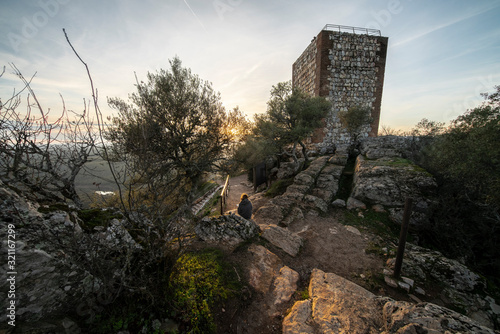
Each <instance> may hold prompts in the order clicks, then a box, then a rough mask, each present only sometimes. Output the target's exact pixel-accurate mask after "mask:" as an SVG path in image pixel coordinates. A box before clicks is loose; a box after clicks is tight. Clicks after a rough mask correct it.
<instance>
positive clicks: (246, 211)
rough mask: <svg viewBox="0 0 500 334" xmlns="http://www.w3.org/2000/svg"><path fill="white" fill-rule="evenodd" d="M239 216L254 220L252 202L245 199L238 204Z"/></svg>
mask: <svg viewBox="0 0 500 334" xmlns="http://www.w3.org/2000/svg"><path fill="white" fill-rule="evenodd" d="M238 214H239V215H240V216H242V217H243V218H245V219H250V218H252V202H250V201H249V200H248V198H245V199H243V200H241V202H240V204H238Z"/></svg>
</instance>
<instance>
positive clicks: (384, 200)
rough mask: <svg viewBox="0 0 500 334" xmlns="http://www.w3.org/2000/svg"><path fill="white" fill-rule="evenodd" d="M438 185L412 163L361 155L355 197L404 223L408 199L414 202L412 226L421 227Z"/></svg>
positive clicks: (355, 179) (356, 173)
mask: <svg viewBox="0 0 500 334" xmlns="http://www.w3.org/2000/svg"><path fill="white" fill-rule="evenodd" d="M436 190H437V183H436V181H435V180H434V178H433V176H432V175H431V174H429V173H428V172H427V171H425V170H424V169H422V168H420V167H418V166H416V165H415V164H413V163H411V162H410V161H409V160H406V159H403V158H398V157H383V158H379V159H375V160H370V159H367V158H366V157H364V156H362V155H359V156H358V157H357V159H356V169H355V174H354V181H353V190H352V193H351V197H352V198H354V199H356V200H358V201H361V202H363V203H365V204H370V205H382V206H384V207H386V208H388V209H389V211H390V213H391V218H392V219H393V220H394V221H397V222H399V223H400V222H401V221H402V215H403V210H404V203H405V200H406V198H408V197H411V198H412V199H413V215H412V218H411V221H410V223H411V224H412V225H413V226H414V227H419V226H421V225H422V224H425V223H426V222H427V221H428V218H429V216H430V215H431V213H432V211H431V208H432V203H433V197H434V196H435V193H436Z"/></svg>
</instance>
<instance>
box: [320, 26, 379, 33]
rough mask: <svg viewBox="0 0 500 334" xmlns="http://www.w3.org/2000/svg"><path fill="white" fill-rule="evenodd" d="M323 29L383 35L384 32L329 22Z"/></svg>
mask: <svg viewBox="0 0 500 334" xmlns="http://www.w3.org/2000/svg"><path fill="white" fill-rule="evenodd" d="M323 30H329V31H338V32H349V33H350V32H352V33H353V34H356V33H361V34H362V33H364V34H366V35H370V36H382V33H381V32H380V30H378V29H368V28H360V27H350V26H342V25H337V24H327V25H325V27H324V28H323Z"/></svg>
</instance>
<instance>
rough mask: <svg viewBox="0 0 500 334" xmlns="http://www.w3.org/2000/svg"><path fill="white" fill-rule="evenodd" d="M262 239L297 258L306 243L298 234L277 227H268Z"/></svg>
mask: <svg viewBox="0 0 500 334" xmlns="http://www.w3.org/2000/svg"><path fill="white" fill-rule="evenodd" d="M262 237H263V238H264V239H266V240H267V241H269V242H270V243H271V244H273V245H274V246H276V247H279V248H281V249H282V250H284V251H285V252H286V253H287V254H289V255H291V256H296V255H297V254H298V253H299V251H300V248H301V247H302V245H303V243H304V240H303V239H302V237H300V236H299V235H298V234H296V233H293V232H290V231H289V230H288V229H285V228H282V227H279V226H276V225H269V226H268V227H266V228H265V229H264V231H263V232H262Z"/></svg>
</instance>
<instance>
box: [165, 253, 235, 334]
mask: <svg viewBox="0 0 500 334" xmlns="http://www.w3.org/2000/svg"><path fill="white" fill-rule="evenodd" d="M231 269H232V268H231V267H229V266H228V265H227V264H225V262H224V261H223V256H222V252H221V251H219V250H215V249H206V250H204V251H201V252H193V253H186V254H184V255H182V256H181V257H180V258H179V259H178V260H177V263H176V264H175V266H174V270H173V272H172V276H171V279H170V284H169V287H170V291H171V295H172V300H173V302H174V305H175V309H176V311H177V317H178V318H180V320H181V321H182V322H184V323H185V324H187V326H188V327H189V331H188V332H189V333H200V334H201V333H204V334H205V333H206V334H209V333H216V330H217V329H216V325H215V318H214V314H213V310H212V308H213V307H214V306H215V304H216V303H217V302H220V301H221V300H225V299H227V298H229V297H230V296H232V295H234V294H235V292H236V291H239V288H240V287H239V285H238V284H239V282H238V280H237V278H235V272H234V271H233V270H231Z"/></svg>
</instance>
